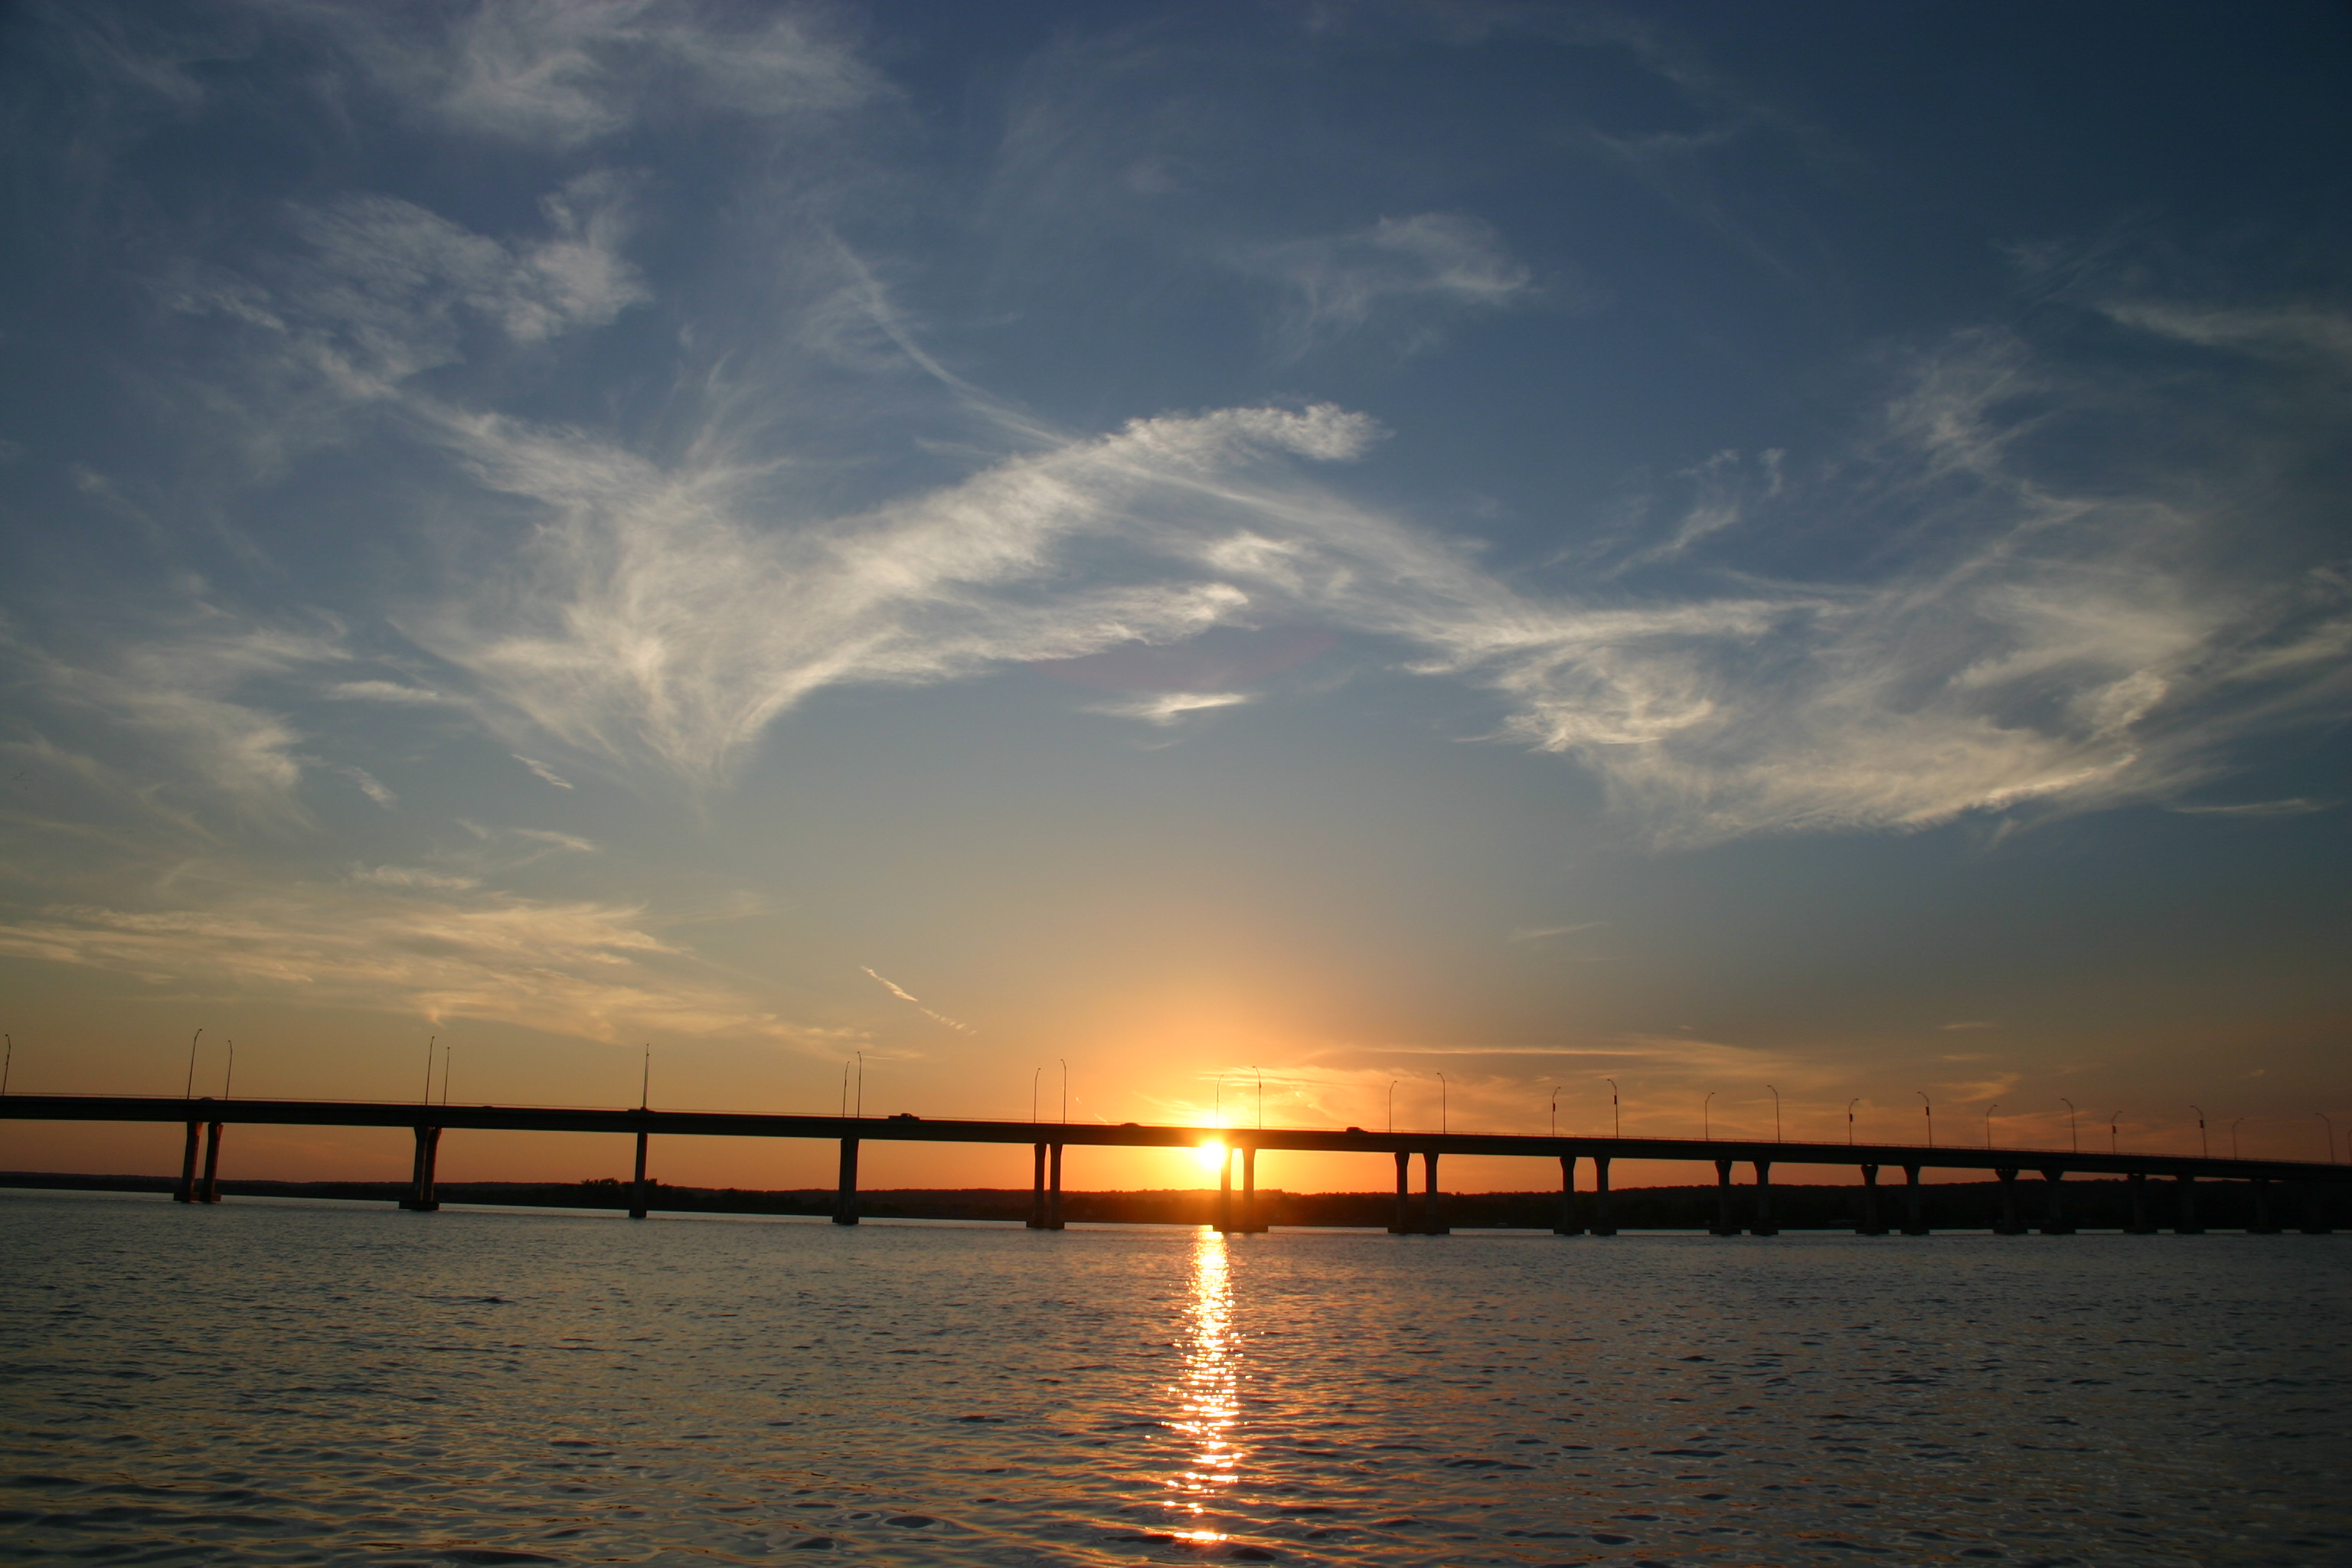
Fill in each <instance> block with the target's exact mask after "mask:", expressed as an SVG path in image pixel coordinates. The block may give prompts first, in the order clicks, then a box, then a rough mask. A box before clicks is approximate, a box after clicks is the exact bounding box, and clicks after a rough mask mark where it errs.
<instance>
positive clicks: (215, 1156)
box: [196, 1121, 221, 1204]
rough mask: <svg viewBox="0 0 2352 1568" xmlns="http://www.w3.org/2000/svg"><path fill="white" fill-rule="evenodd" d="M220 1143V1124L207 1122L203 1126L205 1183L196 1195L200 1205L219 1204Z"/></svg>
mask: <svg viewBox="0 0 2352 1568" xmlns="http://www.w3.org/2000/svg"><path fill="white" fill-rule="evenodd" d="M220 1143H221V1124H220V1123H219V1122H217V1121H213V1122H207V1123H206V1124H205V1183H204V1185H203V1187H202V1188H200V1189H199V1190H198V1191H197V1193H196V1202H198V1203H200V1204H216V1203H218V1202H220Z"/></svg>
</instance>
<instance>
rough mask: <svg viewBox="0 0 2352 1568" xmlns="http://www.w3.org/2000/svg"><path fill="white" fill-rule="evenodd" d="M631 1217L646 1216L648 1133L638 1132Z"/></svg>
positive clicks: (630, 1185)
mask: <svg viewBox="0 0 2352 1568" xmlns="http://www.w3.org/2000/svg"><path fill="white" fill-rule="evenodd" d="M629 1217H630V1218H631V1219H643V1218H645V1217H646V1134H644V1133H642V1132H640V1133H638V1134H637V1173H636V1176H635V1178H634V1179H633V1180H632V1181H631V1182H630V1184H629Z"/></svg>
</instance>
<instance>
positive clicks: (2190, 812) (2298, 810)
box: [2165, 795, 2343, 816]
mask: <svg viewBox="0 0 2352 1568" xmlns="http://www.w3.org/2000/svg"><path fill="white" fill-rule="evenodd" d="M2342 804H2343V803H2342V802H2340V801H2333V800H2313V799H2312V798H2310V797H2309V796H2308V795H2290V796H2288V797H2287V798H2286V799H2284V800H2248V801H2240V802H2238V803H2236V804H2234V805H2182V804H2180V803H2178V802H2175V803H2174V804H2172V805H2168V806H2167V807H2166V808H2165V809H2166V810H2168V811H2177V812H2179V813H2181V814H2182V815H2184V816H2311V815H2312V814H2313V813H2315V812H2321V811H2334V810H2335V809H2336V807H2337V806H2338V805H2342Z"/></svg>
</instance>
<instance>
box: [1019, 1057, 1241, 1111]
mask: <svg viewBox="0 0 2352 1568" xmlns="http://www.w3.org/2000/svg"><path fill="white" fill-rule="evenodd" d="M1044 1077H1045V1068H1042V1067H1040V1068H1036V1069H1035V1070H1034V1071H1032V1072H1031V1073H1030V1075H1029V1121H1030V1124H1031V1125H1032V1126H1034V1125H1035V1124H1036V1121H1037V1082H1038V1080H1039V1079H1042V1078H1044ZM1224 1088H1225V1080H1224V1079H1222V1078H1220V1079H1217V1091H1218V1092H1219V1093H1220V1094H1222V1093H1223V1092H1224Z"/></svg>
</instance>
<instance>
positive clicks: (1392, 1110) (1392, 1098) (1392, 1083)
mask: <svg viewBox="0 0 2352 1568" xmlns="http://www.w3.org/2000/svg"><path fill="white" fill-rule="evenodd" d="M1396 1086H1397V1080H1396V1079H1389V1131H1391V1132H1393V1131H1396Z"/></svg>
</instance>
